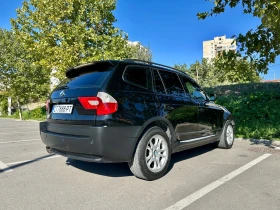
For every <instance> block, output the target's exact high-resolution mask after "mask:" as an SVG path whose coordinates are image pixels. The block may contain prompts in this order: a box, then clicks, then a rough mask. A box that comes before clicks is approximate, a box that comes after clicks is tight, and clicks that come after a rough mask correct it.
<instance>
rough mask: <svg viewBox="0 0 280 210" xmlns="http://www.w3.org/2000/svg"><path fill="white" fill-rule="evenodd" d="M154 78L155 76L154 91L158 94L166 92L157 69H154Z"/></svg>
mask: <svg viewBox="0 0 280 210" xmlns="http://www.w3.org/2000/svg"><path fill="white" fill-rule="evenodd" d="M154 78H155V91H156V92H157V93H159V94H166V92H165V89H164V86H163V83H162V80H161V78H160V76H159V74H158V71H157V70H154Z"/></svg>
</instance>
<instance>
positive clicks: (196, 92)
mask: <svg viewBox="0 0 280 210" xmlns="http://www.w3.org/2000/svg"><path fill="white" fill-rule="evenodd" d="M181 80H182V83H183V85H184V86H185V89H186V91H188V92H189V94H190V96H191V97H192V98H194V99H198V100H206V99H207V97H206V95H205V93H204V92H203V90H201V89H200V87H199V86H198V85H196V84H194V83H192V82H191V81H190V80H189V79H188V78H186V77H181Z"/></svg>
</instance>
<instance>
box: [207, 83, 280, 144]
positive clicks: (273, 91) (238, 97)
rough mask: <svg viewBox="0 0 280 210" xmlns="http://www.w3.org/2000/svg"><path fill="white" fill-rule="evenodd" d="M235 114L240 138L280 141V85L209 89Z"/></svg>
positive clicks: (219, 102) (243, 85) (245, 85)
mask: <svg viewBox="0 0 280 210" xmlns="http://www.w3.org/2000/svg"><path fill="white" fill-rule="evenodd" d="M205 90H206V91H207V92H208V93H216V94H217V101H216V103H217V104H220V105H223V106H225V107H226V108H227V109H228V110H229V111H231V112H232V114H233V115H234V118H235V122H236V130H235V131H236V136H237V137H243V138H257V139H278V140H279V139H280V120H279V119H280V83H250V84H237V85H225V86H218V87H214V88H205Z"/></svg>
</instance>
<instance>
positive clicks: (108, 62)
mask: <svg viewBox="0 0 280 210" xmlns="http://www.w3.org/2000/svg"><path fill="white" fill-rule="evenodd" d="M120 62H122V63H125V64H131V65H139V66H147V67H150V68H156V69H162V70H166V71H171V72H174V73H179V74H182V75H184V76H187V77H188V78H189V79H190V80H192V82H194V83H196V81H195V80H194V79H193V78H191V77H190V76H189V75H188V74H187V73H185V72H183V71H180V70H178V69H175V68H173V67H170V66H166V65H163V64H159V63H155V62H151V61H144V60H139V59H125V60H101V61H94V62H91V63H86V64H83V65H79V66H75V67H72V68H70V69H68V70H67V71H66V76H67V77H71V76H72V74H73V73H74V72H75V71H76V70H78V69H80V68H84V67H89V66H94V65H106V66H108V67H109V66H111V67H114V66H117V65H118V64H119V63H120ZM196 84H197V83H196Z"/></svg>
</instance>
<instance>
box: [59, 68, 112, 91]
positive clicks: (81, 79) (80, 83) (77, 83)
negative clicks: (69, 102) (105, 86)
mask: <svg viewBox="0 0 280 210" xmlns="http://www.w3.org/2000/svg"><path fill="white" fill-rule="evenodd" d="M110 70H111V68H109V69H108V70H106V71H93V72H90V73H86V74H81V75H79V76H77V77H74V78H67V79H65V80H64V81H63V82H61V83H60V85H59V86H58V87H57V88H60V87H63V86H67V87H69V88H75V87H88V86H96V87H100V86H101V85H102V83H103V82H104V80H105V79H106V78H107V77H108V76H109V74H110V72H111V71H110ZM77 71H78V70H77Z"/></svg>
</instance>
